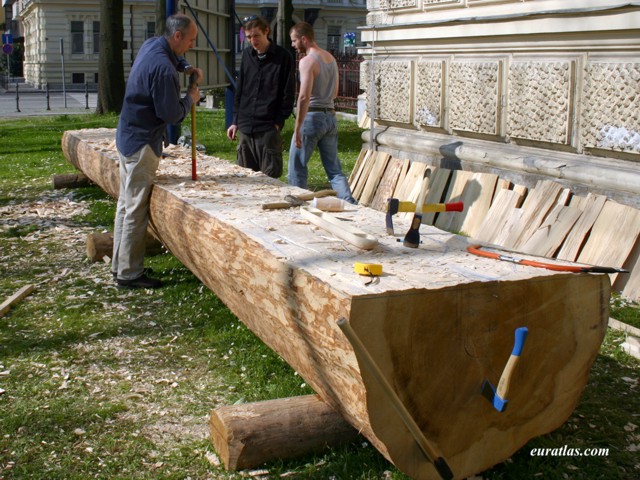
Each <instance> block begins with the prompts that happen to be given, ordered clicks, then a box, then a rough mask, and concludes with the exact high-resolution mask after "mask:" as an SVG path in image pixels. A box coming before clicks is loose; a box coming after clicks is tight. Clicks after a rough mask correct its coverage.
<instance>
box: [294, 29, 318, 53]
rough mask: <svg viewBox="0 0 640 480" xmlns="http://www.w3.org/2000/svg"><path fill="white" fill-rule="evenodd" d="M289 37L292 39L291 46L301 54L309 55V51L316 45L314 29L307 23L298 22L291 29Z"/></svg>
mask: <svg viewBox="0 0 640 480" xmlns="http://www.w3.org/2000/svg"><path fill="white" fill-rule="evenodd" d="M289 37H290V38H291V46H292V47H293V48H295V50H296V51H297V52H298V53H300V54H305V53H307V50H309V48H311V47H312V46H313V45H314V44H315V43H316V39H315V37H316V36H315V33H313V27H312V26H311V25H310V24H308V23H307V22H298V23H296V24H295V25H294V26H293V27H291V30H289Z"/></svg>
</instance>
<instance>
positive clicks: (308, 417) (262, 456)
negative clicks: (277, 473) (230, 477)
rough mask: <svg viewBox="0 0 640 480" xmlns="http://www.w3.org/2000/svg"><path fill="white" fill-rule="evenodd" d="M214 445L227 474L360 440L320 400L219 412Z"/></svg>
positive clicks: (279, 401) (249, 405)
mask: <svg viewBox="0 0 640 480" xmlns="http://www.w3.org/2000/svg"><path fill="white" fill-rule="evenodd" d="M210 426H211V441H212V443H213V446H214V448H215V449H216V452H217V453H218V456H219V457H220V460H222V462H223V463H224V466H225V468H226V469H227V470H242V469H245V468H255V467H258V466H260V465H262V464H264V463H267V462H269V461H272V460H277V459H285V458H293V457H299V456H303V455H307V454H310V453H314V452H318V451H320V450H322V449H323V448H326V447H327V446H335V445H339V444H344V443H347V442H351V441H353V440H355V439H356V438H357V436H358V432H357V430H356V429H354V428H353V427H352V426H351V425H349V423H347V422H346V421H345V420H344V419H343V418H342V417H341V416H340V415H339V414H338V413H337V412H336V411H335V410H334V409H332V408H331V407H330V406H328V405H327V404H326V403H324V402H323V401H322V400H321V399H320V397H319V396H317V395H305V396H301V397H292V398H282V399H277V400H267V401H263V402H254V403H244V404H241V405H229V406H223V407H219V408H216V409H215V410H213V411H212V412H211V421H210Z"/></svg>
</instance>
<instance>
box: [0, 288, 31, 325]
mask: <svg viewBox="0 0 640 480" xmlns="http://www.w3.org/2000/svg"><path fill="white" fill-rule="evenodd" d="M35 288H36V287H35V286H34V285H31V284H29V285H25V286H24V287H22V288H21V289H20V290H18V291H17V292H16V293H14V294H13V295H11V296H10V297H9V298H7V299H6V300H5V301H4V302H2V304H0V317H3V316H4V315H5V314H6V313H7V312H8V311H9V310H10V309H11V307H12V306H13V305H15V304H16V303H18V302H20V301H21V300H22V299H23V298H24V297H26V296H27V295H29V294H30V293H31V292H33V290H34V289H35Z"/></svg>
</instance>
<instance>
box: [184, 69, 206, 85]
mask: <svg viewBox="0 0 640 480" xmlns="http://www.w3.org/2000/svg"><path fill="white" fill-rule="evenodd" d="M184 73H186V74H187V75H191V74H193V73H197V77H196V83H200V82H201V81H202V78H203V76H202V69H201V68H196V67H192V66H189V68H187V69H186V70H185V71H184Z"/></svg>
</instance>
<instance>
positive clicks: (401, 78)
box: [375, 61, 411, 123]
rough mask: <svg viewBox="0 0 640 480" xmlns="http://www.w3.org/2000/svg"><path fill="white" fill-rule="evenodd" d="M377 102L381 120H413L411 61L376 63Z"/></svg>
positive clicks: (403, 121) (407, 121)
mask: <svg viewBox="0 0 640 480" xmlns="http://www.w3.org/2000/svg"><path fill="white" fill-rule="evenodd" d="M375 75H376V76H375V78H376V85H377V90H378V91H377V95H376V103H377V106H378V112H379V117H380V119H381V120H390V121H393V122H402V123H410V122H411V62H408V61H407V62H383V63H377V64H376V65H375Z"/></svg>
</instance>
